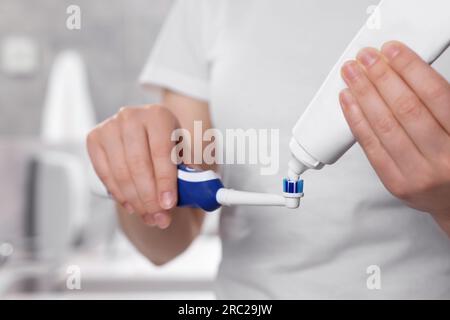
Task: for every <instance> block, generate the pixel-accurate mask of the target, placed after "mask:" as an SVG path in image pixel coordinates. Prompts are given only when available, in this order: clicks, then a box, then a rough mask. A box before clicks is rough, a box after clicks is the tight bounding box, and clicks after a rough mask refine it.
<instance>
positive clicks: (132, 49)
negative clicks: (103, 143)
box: [0, 0, 171, 135]
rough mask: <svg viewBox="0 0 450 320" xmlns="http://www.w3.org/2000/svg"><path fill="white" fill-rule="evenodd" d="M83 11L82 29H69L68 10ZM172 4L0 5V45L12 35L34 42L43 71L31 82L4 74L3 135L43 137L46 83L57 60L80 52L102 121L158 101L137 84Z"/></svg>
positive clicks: (0, 91) (48, 1)
mask: <svg viewBox="0 0 450 320" xmlns="http://www.w3.org/2000/svg"><path fill="white" fill-rule="evenodd" d="M72 4H75V5H78V6H80V8H81V19H82V20H81V21H82V25H81V30H73V31H71V30H68V29H67V28H66V19H67V17H68V15H67V13H66V9H67V7H68V6H69V5H72ZM170 5H171V1H170V0H91V1H89V0H69V1H68V0H38V1H36V0H1V1H0V45H1V43H2V41H3V40H4V39H5V38H7V37H8V36H12V35H19V36H23V35H25V36H29V37H31V38H33V39H34V40H35V41H36V43H37V45H38V49H39V59H40V64H39V68H38V69H37V71H36V72H35V73H33V74H32V75H30V76H26V77H11V76H8V75H6V74H4V73H1V72H0V134H18V135H35V134H37V133H38V132H39V127H40V114H41V110H42V107H43V103H44V97H45V90H46V84H47V79H48V75H49V71H50V67H51V64H52V61H53V60H54V57H55V55H56V54H57V53H58V52H60V51H61V50H64V49H76V50H78V51H79V52H81V54H82V55H83V57H84V58H85V61H86V64H87V69H88V73H89V84H90V89H91V96H92V98H93V102H94V106H95V109H96V113H97V116H98V119H99V120H102V119H104V118H106V117H107V116H110V115H111V114H113V113H114V112H115V111H116V110H117V109H118V108H119V107H120V106H121V105H124V104H132V103H144V102H149V101H151V100H153V98H152V97H151V96H148V95H145V93H144V92H143V90H142V89H140V88H139V86H138V85H137V82H136V79H137V77H138V75H139V72H140V70H141V68H142V66H143V64H144V62H145V60H146V58H147V55H148V53H149V52H150V49H151V47H152V44H153V42H154V39H155V37H156V35H157V33H158V30H159V28H160V25H161V22H162V21H163V19H164V16H165V14H166V12H167V10H168V9H169V7H170Z"/></svg>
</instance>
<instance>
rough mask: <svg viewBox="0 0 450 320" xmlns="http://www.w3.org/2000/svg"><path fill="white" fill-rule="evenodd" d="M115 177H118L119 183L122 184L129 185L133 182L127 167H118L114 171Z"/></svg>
mask: <svg viewBox="0 0 450 320" xmlns="http://www.w3.org/2000/svg"><path fill="white" fill-rule="evenodd" d="M114 176H115V177H116V179H117V181H118V182H119V183H121V184H124V183H128V182H129V181H131V178H130V175H129V173H128V168H127V167H124V166H123V167H117V168H115V170H114Z"/></svg>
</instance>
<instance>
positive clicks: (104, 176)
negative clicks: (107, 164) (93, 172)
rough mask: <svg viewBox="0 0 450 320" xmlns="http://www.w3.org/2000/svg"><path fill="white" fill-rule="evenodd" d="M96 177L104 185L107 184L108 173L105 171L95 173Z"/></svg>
mask: <svg viewBox="0 0 450 320" xmlns="http://www.w3.org/2000/svg"><path fill="white" fill-rule="evenodd" d="M97 176H98V178H99V179H100V180H101V181H102V182H103V184H104V185H105V186H107V185H108V184H109V179H110V177H109V174H108V173H106V172H98V173H97Z"/></svg>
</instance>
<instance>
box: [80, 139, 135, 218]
mask: <svg viewBox="0 0 450 320" xmlns="http://www.w3.org/2000/svg"><path fill="white" fill-rule="evenodd" d="M94 140H95V138H94V134H92V133H91V134H90V135H89V137H88V143H87V146H88V154H89V157H90V159H91V162H92V165H93V167H94V171H95V173H96V174H97V176H98V177H99V179H100V180H101V181H102V183H103V185H104V186H105V187H106V189H107V190H108V192H109V193H110V194H111V195H112V196H113V197H114V199H115V200H116V201H117V202H118V203H120V204H121V205H122V206H124V207H126V209H127V210H128V211H129V212H130V213H132V210H131V209H132V208H131V209H130V206H129V205H128V204H127V203H126V198H125V196H124V195H123V194H122V192H121V191H120V188H119V186H118V185H117V183H116V181H115V180H114V178H113V175H112V173H111V169H110V166H109V163H108V158H107V157H106V154H105V151H104V150H103V149H102V147H101V146H100V145H99V144H98V142H97V141H94Z"/></svg>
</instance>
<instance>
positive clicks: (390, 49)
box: [381, 42, 400, 60]
mask: <svg viewBox="0 0 450 320" xmlns="http://www.w3.org/2000/svg"><path fill="white" fill-rule="evenodd" d="M381 52H382V53H383V55H384V56H385V57H386V58H388V60H392V59H394V58H395V57H396V56H398V54H399V53H400V46H399V45H398V44H397V43H395V42H390V43H388V44H386V45H385V46H384V47H383V49H381Z"/></svg>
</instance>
